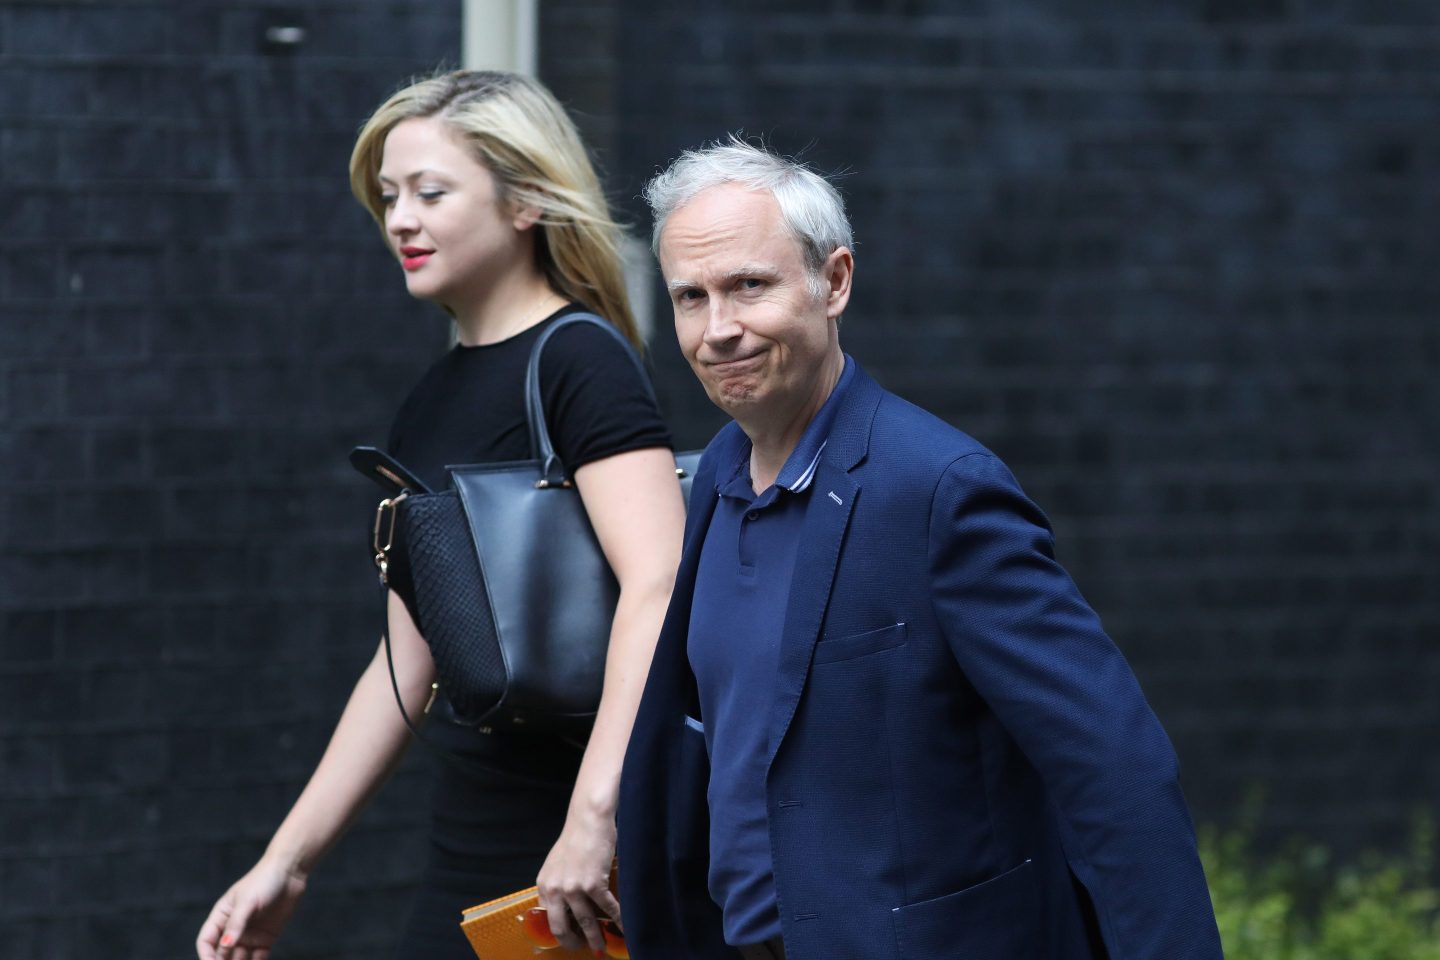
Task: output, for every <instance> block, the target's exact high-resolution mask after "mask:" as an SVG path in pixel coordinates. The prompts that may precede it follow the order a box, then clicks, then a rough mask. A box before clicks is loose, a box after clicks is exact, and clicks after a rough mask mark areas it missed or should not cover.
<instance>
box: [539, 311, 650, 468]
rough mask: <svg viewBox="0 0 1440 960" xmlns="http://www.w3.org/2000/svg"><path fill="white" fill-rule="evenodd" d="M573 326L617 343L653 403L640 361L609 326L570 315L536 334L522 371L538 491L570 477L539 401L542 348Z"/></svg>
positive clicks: (588, 316) (585, 315) (590, 317)
mask: <svg viewBox="0 0 1440 960" xmlns="http://www.w3.org/2000/svg"><path fill="white" fill-rule="evenodd" d="M576 323H589V324H593V325H594V326H597V327H599V328H600V329H602V330H604V331H605V332H606V333H608V334H610V335H611V336H612V337H614V338H615V339H616V340H617V341H619V343H620V344H621V345H622V346H623V347H624V348H625V354H626V355H627V356H628V357H629V358H630V360H631V361H632V362H633V363H634V364H635V369H636V370H638V371H639V372H640V382H641V383H642V384H644V385H645V392H646V393H647V394H648V395H649V397H650V401H651V402H652V403H654V402H655V390H654V388H652V387H651V385H650V375H649V374H648V373H646V372H645V365H644V364H642V363H641V362H640V357H639V355H638V354H637V353H636V352H635V348H634V347H632V346H631V345H630V341H628V340H626V339H625V335H624V334H622V333H621V332H620V331H619V330H617V329H616V328H615V326H614V325H613V324H611V323H608V322H607V321H605V320H602V319H601V318H600V317H598V316H596V315H595V314H593V313H572V314H570V315H569V316H565V317H561V318H560V319H559V320H556V321H555V322H554V323H552V324H550V326H548V327H546V328H545V331H544V332H543V333H541V334H540V339H538V340H536V341H535V346H533V347H531V348H530V362H529V363H528V364H527V365H526V367H525V419H526V421H527V422H528V423H529V426H530V455H531V456H532V457H534V458H535V459H536V460H538V461H540V479H539V480H538V481H536V483H535V486H537V487H539V488H540V489H542V490H543V489H545V488H547V487H568V486H569V485H570V476H569V474H568V473H566V472H565V465H564V464H563V463H561V462H560V457H559V456H557V455H556V453H555V444H554V443H552V442H551V440H550V428H549V426H548V425H546V423H545V407H544V404H543V403H542V401H541V399H540V355H541V354H542V353H543V352H544V351H545V344H547V343H549V342H550V338H551V337H553V336H554V335H555V334H557V333H559V332H560V331H561V330H563V329H565V328H566V327H568V326H570V325H572V324H576Z"/></svg>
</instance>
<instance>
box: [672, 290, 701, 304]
mask: <svg viewBox="0 0 1440 960" xmlns="http://www.w3.org/2000/svg"><path fill="white" fill-rule="evenodd" d="M701 296H703V294H701V293H700V291H699V290H681V291H680V292H679V293H678V294H676V296H675V299H676V300H679V301H680V302H681V303H693V302H694V301H696V300H699V299H700V297H701Z"/></svg>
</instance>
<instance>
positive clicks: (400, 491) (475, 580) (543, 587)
mask: <svg viewBox="0 0 1440 960" xmlns="http://www.w3.org/2000/svg"><path fill="white" fill-rule="evenodd" d="M575 323H589V324H595V325H597V326H599V327H601V328H602V329H604V330H606V331H608V332H609V333H611V334H612V335H614V336H615V338H616V339H617V340H619V341H620V342H621V343H623V344H624V345H625V348H626V352H627V353H628V354H629V356H630V357H631V359H632V360H633V361H634V363H635V365H636V368H637V370H638V371H639V374H640V376H641V378H642V379H643V380H644V382H645V383H646V386H647V389H648V386H649V378H648V376H647V375H646V373H645V370H644V367H643V365H641V363H640V358H639V356H638V355H637V354H636V353H635V352H634V350H633V349H632V348H631V347H630V344H629V343H628V342H626V341H625V338H624V337H623V336H622V335H621V334H620V332H619V331H618V330H616V329H615V328H614V327H613V326H611V325H610V324H609V323H606V322H605V321H604V320H602V319H600V318H599V317H597V316H594V315H592V314H583V313H578V314H571V315H569V316H566V317H562V318H561V319H559V320H557V321H555V322H554V323H553V324H551V325H550V326H549V327H548V328H547V329H546V330H545V331H544V332H543V333H542V334H541V335H540V338H539V339H538V340H537V341H536V342H535V346H534V347H533V348H532V350H531V352H530V360H529V364H528V366H527V367H526V371H525V415H526V419H527V420H528V421H529V427H530V450H531V454H532V456H533V457H534V458H535V459H533V460H524V461H515V462H509V463H486V464H470V465H466V466H454V467H449V468H447V469H448V470H449V472H450V483H451V489H449V490H444V491H437V492H432V491H429V490H427V489H425V488H424V486H423V484H421V483H420V482H419V481H418V480H416V479H415V478H414V476H413V475H412V474H410V472H409V471H407V470H406V469H405V468H404V467H403V466H401V465H400V464H398V463H395V462H394V461H393V460H390V459H389V458H388V457H387V456H386V455H385V454H383V453H381V452H380V451H376V450H375V449H374V448H369V447H358V448H356V449H355V450H354V451H352V452H351V455H350V458H351V462H352V463H353V464H354V465H355V466H356V468H357V469H359V470H360V471H361V472H362V473H365V474H366V475H367V476H370V477H372V478H373V479H375V480H377V481H378V482H380V483H381V484H382V486H384V487H386V489H387V490H388V491H389V492H390V493H391V495H390V496H388V497H386V499H384V500H382V501H381V502H380V505H379V507H378V508H377V509H376V511H375V531H374V536H375V544H374V545H375V563H376V566H377V567H378V568H379V570H380V579H381V581H382V582H384V583H386V584H387V585H389V586H390V587H391V588H392V589H393V590H395V592H396V593H397V594H398V595H399V596H400V598H401V600H403V601H404V602H405V605H406V607H407V608H408V609H409V610H410V613H411V616H412V617H414V619H415V625H416V626H417V627H418V628H419V630H420V633H421V635H422V636H423V637H424V638H425V641H426V643H428V644H429V646H430V652H431V655H432V656H433V657H434V660H435V671H436V674H437V676H438V683H437V686H438V689H439V690H440V691H443V693H444V694H445V696H446V697H447V698H448V700H449V701H450V705H451V708H452V710H453V713H454V715H455V717H456V718H457V719H458V720H459V721H460V722H461V723H464V724H467V725H470V726H474V727H477V728H479V729H482V730H484V731H487V732H488V731H489V730H492V729H502V728H523V729H531V730H534V729H540V730H552V731H554V732H557V733H562V734H567V735H584V734H585V733H586V731H588V729H589V726H590V724H591V723H592V722H593V721H594V718H595V711H596V709H597V708H598V706H599V703H600V692H601V688H602V686H603V683H604V674H605V654H606V650H607V649H608V647H609V641H610V624H611V621H612V620H613V618H614V614H615V604H616V600H617V598H618V596H619V585H618V584H617V583H616V580H615V576H614V574H613V573H611V571H610V567H609V564H608V563H606V561H605V555H604V554H603V553H602V552H601V549H600V544H599V542H598V541H597V540H596V539H595V533H594V531H593V530H592V529H591V527H590V521H589V518H588V517H587V516H586V515H585V508H584V505H583V504H582V503H581V502H580V496H579V494H578V493H577V492H576V491H575V489H574V487H573V485H572V484H571V481H570V477H569V474H568V473H567V472H566V470H565V466H564V464H562V463H561V462H560V458H559V457H558V456H556V454H555V447H554V444H552V443H551V440H550V431H549V428H548V427H547V426H546V423H545V415H544V410H543V408H542V405H541V396H540V357H541V354H542V353H543V351H544V349H545V344H546V343H547V342H548V341H549V339H550V338H551V337H552V336H554V335H555V334H556V333H557V332H558V331H560V330H562V329H564V328H565V327H567V326H570V325H571V324H575ZM699 456H700V454H699V452H698V451H695V452H691V453H685V454H680V455H679V456H677V457H676V471H675V472H676V474H677V475H678V477H679V478H680V482H681V485H682V488H683V490H682V492H683V495H684V496H685V498H686V499H687V501H688V498H689V493H690V489H689V488H690V478H691V476H692V475H693V473H694V470H695V467H696V464H697V463H698V461H699ZM386 643H387V644H388V643H389V639H388V631H387V635H386ZM388 653H389V650H388V646H387V655H388ZM391 677H392V681H393V678H394V664H393V662H392V663H391ZM396 698H397V699H399V689H398V687H397V689H396ZM432 700H433V697H432ZM400 709H401V713H402V714H405V705H404V703H403V702H402V703H401V704H400ZM426 709H427V710H428V709H429V707H428V706H427V708H426ZM405 721H406V723H407V724H409V725H410V726H411V729H412V730H414V725H413V723H411V721H410V717H409V716H408V714H406V715H405Z"/></svg>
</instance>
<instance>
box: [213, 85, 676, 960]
mask: <svg viewBox="0 0 1440 960" xmlns="http://www.w3.org/2000/svg"><path fill="white" fill-rule="evenodd" d="M350 180H351V187H352V189H353V190H354V192H355V195H356V197H357V198H358V199H359V200H360V202H361V203H362V204H364V206H365V207H366V209H367V210H369V211H370V213H371V214H372V215H373V216H374V217H375V219H376V221H377V222H378V223H379V225H380V227H381V229H382V231H383V233H384V236H385V241H386V243H387V245H388V247H389V248H390V250H391V252H392V253H393V254H394V255H395V257H396V259H397V261H398V262H399V266H400V267H401V269H402V272H403V276H404V279H405V284H406V286H407V288H408V289H409V291H410V293H411V294H412V295H414V296H416V297H420V298H422V299H425V300H430V301H433V302H435V303H437V304H439V305H440V306H441V307H443V308H444V310H445V312H446V313H448V314H449V315H450V317H451V318H452V319H453V321H454V325H455V330H456V333H457V338H458V342H457V343H456V345H455V346H454V347H453V348H452V349H451V350H449V351H448V352H447V353H445V354H444V355H443V356H442V357H441V358H440V359H439V361H438V362H437V363H436V364H435V365H434V366H433V367H432V368H431V369H430V370H429V371H428V372H427V373H426V374H425V376H424V377H423V378H422V379H421V381H420V382H419V384H417V385H416V387H415V388H414V390H413V391H412V392H411V394H410V396H409V398H408V399H407V400H406V401H405V403H404V405H403V406H402V407H401V409H400V411H399V413H398V414H397V416H396V418H395V422H394V426H393V428H392V430H391V435H390V441H389V450H390V452H391V453H392V454H393V455H394V456H395V457H396V458H397V459H398V460H399V461H400V462H401V463H404V464H405V465H407V466H408V467H410V468H411V469H412V470H413V471H414V472H416V473H417V474H418V475H419V476H420V478H421V479H423V480H424V481H425V482H426V483H427V484H429V485H430V486H431V487H433V488H437V489H438V488H443V487H444V486H446V485H447V478H446V475H445V471H444V467H445V465H446V464H453V463H474V462H481V461H503V460H519V459H526V458H528V457H529V455H530V451H529V449H528V435H527V432H526V429H525V422H526V421H525V409H524V399H523V395H522V384H523V382H524V371H525V364H526V360H527V359H528V357H529V353H530V348H531V346H532V345H533V344H534V342H535V340H536V338H537V337H538V336H539V335H540V333H541V332H542V331H543V330H544V328H545V327H546V326H547V325H548V324H550V323H552V322H553V321H554V320H556V319H558V318H559V317H562V316H564V315H565V314H567V313H570V312H573V311H576V310H579V309H588V310H591V311H593V312H596V313H598V314H600V315H601V316H603V317H605V318H606V319H608V320H609V321H610V322H611V323H613V324H614V325H615V326H616V327H617V328H618V329H619V330H620V331H622V332H623V333H624V334H625V335H626V336H627V337H628V338H629V339H630V340H632V341H636V342H637V343H638V341H637V337H636V332H635V326H634V319H633V317H632V316H631V313H630V308H629V305H628V303H627V301H626V296H625V292H624V287H623V283H622V277H621V270H620V260H619V252H618V241H619V231H618V229H617V228H616V226H615V224H614V222H613V221H612V219H611V217H610V214H609V212H608V210H607V207H606V204H605V201H604V199H603V196H602V194H601V192H600V187H599V184H598V181H597V180H596V177H595V174H594V171H593V170H592V168H591V166H590V163H589V161H588V160H587V158H586V154H585V150H584V147H583V146H582V144H581V142H580V139H579V136H578V134H577V133H576V131H575V128H574V126H573V124H572V123H571V121H570V120H569V118H568V117H567V116H566V115H565V113H564V111H563V110H562V109H561V107H560V106H559V104H557V103H556V101H555V99H554V98H553V97H552V96H551V95H550V94H549V92H548V91H546V90H545V89H544V88H543V87H542V86H541V85H540V84H538V83H537V82H535V81H534V80H530V79H528V78H525V77H522V76H518V75H515V74H509V73H497V72H469V71H462V72H457V73H449V74H445V75H442V76H436V77H434V78H431V79H428V80H425V81H422V82H420V83H416V84H413V85H411V86H408V87H406V88H404V89H402V90H401V91H399V92H398V93H396V94H395V95H394V96H392V97H391V98H390V99H389V100H387V101H386V102H385V103H384V104H383V105H382V106H381V107H380V108H379V109H378V110H377V111H376V112H375V114H374V116H372V117H371V118H370V120H369V122H368V123H366V125H365V127H364V128H363V129H362V130H361V132H360V136H359V140H358V142H357V143H356V145H355V150H354V154H353V155H352V157H351V162H350ZM625 349H626V348H625V347H624V346H623V345H622V344H620V343H619V342H618V341H616V340H615V339H614V338H613V337H611V336H610V335H609V334H607V333H606V332H605V331H604V330H601V329H599V328H596V327H593V326H590V325H587V324H574V325H570V326H568V327H566V328H565V329H564V330H561V331H558V332H557V333H556V335H555V336H554V338H553V339H552V340H551V341H550V343H549V344H548V345H547V347H546V350H545V355H544V360H543V363H542V366H541V384H542V392H543V397H544V402H545V410H546V416H547V422H548V423H549V424H550V427H551V432H552V435H553V437H554V440H555V445H556V448H557V450H558V452H559V454H560V456H561V458H562V461H563V462H564V463H565V464H566V465H567V467H569V468H570V469H571V471H572V473H573V477H574V481H575V485H576V487H577V488H578V489H579V492H580V496H581V499H582V501H583V502H584V504H585V509H586V511H587V512H588V513H589V516H590V521H591V523H592V525H593V526H594V528H595V532H596V535H597V537H598V539H599V541H600V545H601V547H602V549H603V550H604V552H605V555H606V557H607V559H608V560H609V562H610V565H611V567H612V568H613V570H614V572H615V575H616V578H617V579H618V580H619V583H620V588H621V589H620V601H619V606H618V608H617V610H616V612H615V619H614V623H613V625H612V628H611V635H610V650H609V657H608V659H607V663H606V676H605V686H604V694H603V697H602V700H601V703H600V709H599V714H598V716H597V717H596V721H595V726H594V730H593V732H592V734H591V737H590V739H589V742H588V745H586V746H584V747H583V748H581V747H579V746H576V745H573V744H571V743H568V742H566V741H564V740H562V739H560V738H558V737H550V736H544V735H534V734H527V735H523V736H521V735H516V734H506V733H501V732H495V733H492V734H483V733H479V732H477V731H475V730H473V729H471V728H468V727H463V726H460V725H459V724H457V723H455V722H453V719H451V718H452V717H453V715H449V714H448V712H447V709H446V705H445V704H444V703H443V702H441V703H439V704H437V705H436V707H435V708H434V709H432V711H431V718H432V719H431V720H430V721H429V723H428V730H427V736H428V737H430V738H432V739H434V740H437V741H439V742H441V743H442V744H444V745H445V746H447V747H449V748H450V749H452V750H454V751H456V752H458V753H461V754H463V755H465V758H466V763H464V764H463V765H459V764H445V765H437V775H438V780H437V782H436V784H435V790H434V801H433V818H432V825H431V843H430V853H429V859H428V863H427V865H426V869H425V872H424V876H423V879H422V883H421V889H420V890H419V893H418V895H417V897H416V900H415V902H414V904H413V906H412V909H411V913H410V917H409V920H408V922H407V923H406V926H405V929H404V933H403V935H402V938H401V943H400V948H399V953H398V956H400V957H415V958H425V960H445V958H449V957H455V958H464V960H470V958H471V957H472V956H473V955H472V954H471V953H470V949H469V946H468V945H467V943H466V942H465V939H464V937H463V935H462V934H461V933H460V932H459V927H458V922H459V912H460V910H461V909H463V908H464V907H466V906H469V905H472V904H474V903H478V902H480V901H482V900H486V899H489V898H492V897H495V896H499V895H501V894H504V893H508V892H511V891H513V890H515V889H518V888H521V887H525V886H528V885H530V884H532V883H536V882H538V883H539V885H540V888H541V902H542V904H543V905H544V906H546V907H547V908H548V909H549V915H550V917H551V923H552V927H554V928H555V932H556V934H557V936H560V937H561V939H562V942H564V943H565V945H567V946H572V947H580V946H584V945H586V944H587V942H588V945H589V947H590V948H592V949H598V948H600V947H601V946H602V945H603V939H602V937H601V934H600V930H599V923H598V920H599V919H600V918H601V917H606V916H609V917H613V918H616V919H619V905H618V904H617V903H616V902H615V900H614V898H613V897H612V896H611V895H610V892H609V889H608V886H607V881H608V876H609V869H610V863H611V858H612V856H613V854H614V850H615V800H616V794H617V789H618V783H619V777H620V764H621V760H622V758H623V754H624V750H625V744H626V742H627V740H628V738H629V733H630V727H631V724H632V722H633V721H634V716H635V709H636V704H637V702H638V700H639V697H640V692H641V687H642V686H643V684H644V680H645V676H646V672H647V670H648V667H649V663H650V656H651V653H652V650H653V647H654V643H655V638H656V635H657V634H658V632H659V628H660V623H661V620H662V619H663V617H664V613H665V608H666V604H667V603H668V600H669V593H670V586H671V583H672V581H673V579H674V574H675V567H676V564H677V562H678V559H679V549H680V538H681V528H682V525H683V522H684V508H683V505H682V502H681V497H680V490H679V486H678V484H677V483H676V481H675V474H674V462H673V459H672V454H671V451H670V438H669V434H668V433H667V432H666V429H665V426H664V424H663V422H662V421H661V419H660V416H659V413H658V412H657V410H656V409H655V406H654V403H653V401H652V400H651V399H650V397H649V394H648V392H647V390H646V387H645V384H644V383H643V382H642V380H641V374H640V373H639V372H638V371H637V370H636V368H635V365H634V364H633V362H632V361H631V360H630V358H629V357H627V356H626V355H625ZM388 621H389V623H388V626H389V631H390V638H391V641H392V643H393V647H394V657H395V671H396V677H397V680H398V683H399V688H400V691H401V695H402V697H403V698H404V700H405V703H406V706H407V709H408V712H409V713H410V714H411V715H412V716H419V715H420V714H421V712H422V710H423V708H424V706H425V702H426V700H427V698H428V695H429V692H430V685H431V681H432V679H433V678H434V673H435V671H434V666H433V663H432V661H431V657H430V651H429V649H428V647H427V646H426V644H425V641H424V639H423V638H422V637H421V636H420V635H419V633H418V632H417V630H416V628H415V626H414V622H413V621H412V619H411V617H410V615H409V614H408V612H407V610H406V608H405V605H404V604H403V603H402V602H400V600H399V599H398V598H397V597H396V596H395V595H394V594H393V593H392V594H390V595H389V597H388ZM437 714H438V716H437ZM408 740H409V737H408V732H407V730H406V728H405V726H404V723H403V721H402V719H401V717H400V713H399V711H398V710H397V709H396V704H395V702H394V696H393V694H392V692H391V689H390V678H389V676H388V671H387V667H386V664H385V654H384V651H383V649H382V648H380V647H377V649H376V653H375V656H374V657H373V658H372V659H371V661H370V664H369V666H368V667H367V668H366V669H365V671H364V673H363V674H362V675H361V677H360V679H359V681H358V682H357V683H356V686H355V690H354V692H353V693H352V694H351V697H350V701H349V703H348V704H347V705H346V707H345V710H344V713H343V714H342V716H341V718H340V721H339V724H338V725H337V726H336V729H335V732H334V734H333V736H332V738H331V740H330V744H329V747H328V748H327V750H326V751H325V754H324V756H323V757H322V758H321V760H320V763H319V766H318V767H317V768H316V770H315V773H314V774H313V776H312V777H311V779H310V782H309V783H308V785H307V786H306V787H305V790H304V791H303V792H302V793H301V795H300V797H299V799H298V800H297V801H296V803H295V805H294V807H293V808H292V809H291V810H290V812H289V814H288V815H287V816H286V817H285V819H284V821H283V822H282V823H281V825H280V827H279V829H278V830H277V831H276V833H275V835H274V837H273V839H272V840H271V841H270V844H269V846H268V847H267V848H266V851H265V853H264V855H263V856H262V857H261V858H260V860H259V862H258V863H256V864H255V866H254V867H253V868H252V869H251V870H250V871H249V872H248V873H246V874H245V875H244V876H243V877H241V878H240V879H239V880H238V881H236V883H235V884H234V885H233V886H231V888H230V889H229V890H228V891H226V892H225V894H224V895H223V896H222V897H221V898H220V900H219V901H218V902H217V903H216V904H215V906H214V908H213V909H212V910H211V912H210V916H209V917H208V918H207V919H206V921H205V923H204V925H203V926H202V927H201V930H200V934H199V937H198V939H197V944H196V946H197V951H198V954H199V956H200V957H201V958H202V960H215V958H223V960H263V958H265V957H267V956H268V955H269V951H270V949H271V948H272V946H273V945H274V943H275V941H276V939H277V938H278V937H279V935H280V933H281V931H282V930H283V929H284V927H285V924H286V922H287V921H288V920H289V918H290V915H291V914H292V913H293V911H294V910H295V907H296V905H297V904H298V902H299V900H300V897H301V895H302V894H303V892H304V890H305V886H306V882H307V880H308V878H309V876H310V874H311V871H312V870H314V868H315V866H316V865H317V864H318V862H319V861H320V859H321V858H322V857H323V855H324V854H325V852H326V851H327V850H329V849H330V847H331V846H332V845H333V844H334V843H335V841H336V840H337V839H338V838H339V837H340V835H341V834H342V833H343V832H344V830H345V828H346V826H347V825H348V824H349V823H350V822H351V821H352V820H353V819H354V817H355V815H356V814H357V813H358V812H359V810H360V809H361V807H362V806H363V805H364V803H365V801H366V800H367V799H368V798H369V797H370V795H371V794H373V793H374V792H375V790H376V789H377V788H378V787H379V786H380V785H381V784H382V783H383V782H384V780H385V779H386V777H387V775H388V774H389V773H390V771H391V770H392V769H393V768H394V766H395V764H396V762H397V761H398V760H399V759H400V756H401V755H402V753H403V752H404V750H405V748H406V746H407V744H408Z"/></svg>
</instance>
